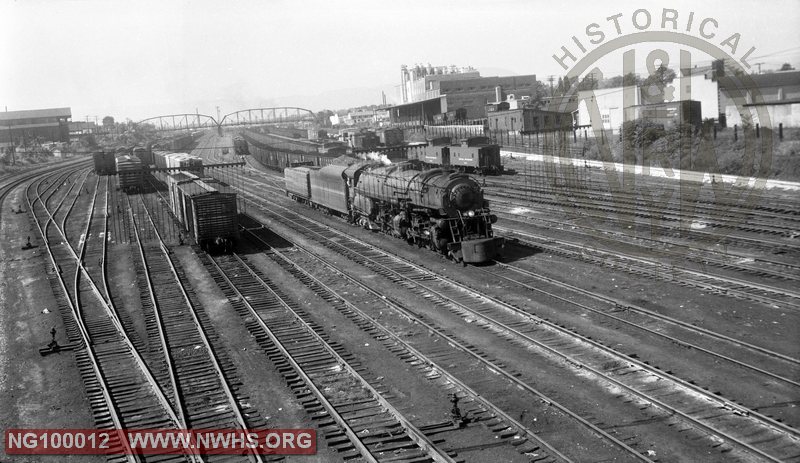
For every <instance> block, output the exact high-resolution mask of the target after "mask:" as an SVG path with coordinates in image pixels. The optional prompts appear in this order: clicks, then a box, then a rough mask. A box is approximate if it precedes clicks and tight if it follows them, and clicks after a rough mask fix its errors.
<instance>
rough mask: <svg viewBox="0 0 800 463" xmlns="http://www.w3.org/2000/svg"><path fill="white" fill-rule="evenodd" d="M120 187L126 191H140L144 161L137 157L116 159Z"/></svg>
mask: <svg viewBox="0 0 800 463" xmlns="http://www.w3.org/2000/svg"><path fill="white" fill-rule="evenodd" d="M116 169H117V174H118V175H119V187H120V189H122V190H125V191H134V190H138V189H139V188H140V187H141V186H142V161H141V159H139V158H138V157H135V156H127V155H126V156H120V157H118V158H117V159H116Z"/></svg>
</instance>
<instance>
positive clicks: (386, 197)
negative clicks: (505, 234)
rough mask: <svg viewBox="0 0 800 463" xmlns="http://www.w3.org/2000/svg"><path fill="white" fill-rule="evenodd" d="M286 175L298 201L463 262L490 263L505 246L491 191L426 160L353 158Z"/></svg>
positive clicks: (289, 193) (288, 170)
mask: <svg viewBox="0 0 800 463" xmlns="http://www.w3.org/2000/svg"><path fill="white" fill-rule="evenodd" d="M284 175H285V182H286V194H287V196H290V197H291V198H293V199H295V200H296V201H300V202H303V203H307V204H309V205H311V206H312V207H315V208H317V209H322V210H323V211H325V212H328V213H333V214H336V215H340V216H342V217H345V218H346V219H347V220H348V221H349V222H351V223H354V224H358V225H361V226H363V227H365V228H368V229H371V230H381V231H383V232H384V233H387V234H390V235H392V236H395V237H397V238H401V239H404V240H406V241H407V242H408V243H409V244H416V245H417V246H419V247H423V246H425V247H428V248H429V249H431V250H433V251H437V252H439V253H441V254H443V255H446V256H448V257H449V258H451V259H453V260H454V261H456V262H461V263H462V264H467V263H473V264H475V263H482V262H487V261H490V260H492V259H494V258H495V257H496V256H497V255H498V253H499V250H500V248H501V247H502V246H503V239H502V238H497V237H495V236H494V233H493V231H492V224H493V223H495V222H496V221H497V217H496V216H495V215H492V214H491V213H490V211H489V207H488V202H487V201H485V200H484V199H483V191H482V190H481V188H480V186H479V185H478V183H477V182H476V181H475V179H473V178H471V177H469V176H467V175H466V174H463V173H458V172H454V171H453V170H449V169H440V168H436V169H427V170H423V168H422V166H421V165H420V163H418V162H403V163H398V164H392V165H388V166H385V165H383V164H382V163H378V162H374V161H359V160H353V162H351V163H349V164H348V165H336V164H332V165H327V166H324V167H289V168H286V169H285V170H284Z"/></svg>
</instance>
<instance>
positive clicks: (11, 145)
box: [6, 106, 17, 166]
mask: <svg viewBox="0 0 800 463" xmlns="http://www.w3.org/2000/svg"><path fill="white" fill-rule="evenodd" d="M6 122H7V123H8V149H9V151H11V165H12V166H13V165H15V164H16V163H17V159H16V157H15V156H14V154H15V153H14V152H15V151H16V147H15V146H14V137H13V136H12V134H11V119H8V106H6Z"/></svg>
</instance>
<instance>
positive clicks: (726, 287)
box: [495, 226, 800, 310]
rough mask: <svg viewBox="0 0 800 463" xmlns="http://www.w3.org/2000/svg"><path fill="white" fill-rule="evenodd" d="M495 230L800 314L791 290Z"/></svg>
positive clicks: (555, 250)
mask: <svg viewBox="0 0 800 463" xmlns="http://www.w3.org/2000/svg"><path fill="white" fill-rule="evenodd" d="M495 230H497V231H498V232H505V233H506V235H505V236H506V237H507V238H516V239H517V240H518V241H519V242H520V243H522V244H525V245H527V246H530V247H535V248H540V249H542V250H544V251H546V252H548V253H551V254H554V255H558V256H562V257H567V258H571V259H580V260H583V261H585V262H589V263H592V264H597V265H601V266H603V267H607V268H612V269H618V270H623V271H626V272H628V273H631V274H634V275H639V276H646V277H648V278H655V279H658V280H662V281H669V282H673V283H677V284H679V285H682V286H689V287H694V288H700V289H702V290H705V291H708V292H710V293H712V294H719V295H723V296H729V297H733V298H736V299H745V300H750V301H755V302H760V303H762V304H766V305H768V306H769V307H773V308H775V307H777V308H781V309H783V308H785V309H789V310H800V293H798V292H797V291H794V290H791V289H782V288H777V287H773V286H768V285H764V284H760V283H755V282H750V281H747V280H742V279H740V278H734V277H730V276H723V275H712V274H709V273H706V272H701V271H698V270H692V269H689V268H685V267H681V266H679V265H674V264H665V263H662V262H659V261H657V260H655V259H649V258H645V257H637V256H631V255H623V254H620V253H615V252H611V251H605V250H602V249H599V248H597V247H594V248H589V247H587V245H586V243H583V244H576V243H572V242H570V241H566V240H561V239H557V238H552V237H548V236H544V235H539V234H535V233H530V232H525V231H521V230H516V229H511V228H508V227H505V226H495Z"/></svg>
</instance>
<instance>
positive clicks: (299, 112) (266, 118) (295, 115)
mask: <svg viewBox="0 0 800 463" xmlns="http://www.w3.org/2000/svg"><path fill="white" fill-rule="evenodd" d="M287 122H314V113H313V112H311V111H310V110H308V109H305V108H295V107H280V108H256V109H243V110H241V111H236V112H233V113H230V114H226V115H225V117H223V118H222V120H221V121H220V125H221V126H234V125H259V124H281V123H287Z"/></svg>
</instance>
